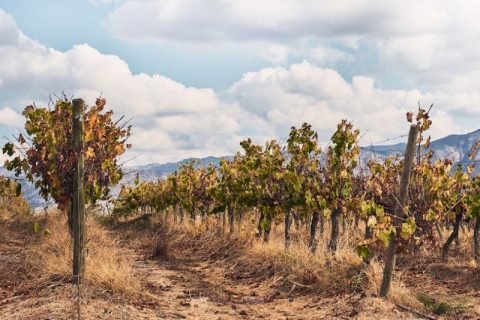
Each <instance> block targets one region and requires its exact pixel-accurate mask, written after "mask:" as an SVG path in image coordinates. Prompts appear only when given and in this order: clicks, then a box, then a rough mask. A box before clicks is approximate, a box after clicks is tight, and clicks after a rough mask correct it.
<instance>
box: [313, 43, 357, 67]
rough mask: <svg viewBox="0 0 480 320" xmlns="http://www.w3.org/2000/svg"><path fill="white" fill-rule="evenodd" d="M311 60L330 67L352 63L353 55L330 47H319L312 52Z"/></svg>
mask: <svg viewBox="0 0 480 320" xmlns="http://www.w3.org/2000/svg"><path fill="white" fill-rule="evenodd" d="M310 59H311V60H313V61H314V62H315V63H317V64H319V65H328V64H332V63H335V62H352V61H353V60H354V57H353V55H352V54H350V53H348V52H346V51H342V50H338V49H333V48H328V47H317V48H313V49H311V50H310Z"/></svg>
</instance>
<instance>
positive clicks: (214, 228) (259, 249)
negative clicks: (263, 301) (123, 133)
mask: <svg viewBox="0 0 480 320" xmlns="http://www.w3.org/2000/svg"><path fill="white" fill-rule="evenodd" d="M153 223H154V224H155V222H153ZM246 224H249V222H247V223H246ZM252 229H254V228H253V226H251V225H241V226H237V227H236V232H235V234H234V235H229V234H228V233H227V232H225V231H223V230H222V228H221V227H220V226H219V225H218V222H217V221H215V220H214V219H211V221H209V223H205V222H203V223H199V221H195V222H190V221H186V222H185V223H184V224H182V225H179V224H172V223H171V222H170V223H167V225H166V231H165V233H166V234H167V237H168V241H169V247H172V248H174V247H179V246H181V247H188V246H190V247H195V251H196V252H200V253H201V254H206V255H210V256H213V257H214V258H217V257H218V255H219V253H222V256H223V257H226V258H230V259H231V260H234V265H235V268H236V269H237V272H238V273H248V275H247V277H246V278H254V279H255V278H256V280H255V281H261V280H262V279H269V280H270V281H267V282H268V284H266V285H267V286H272V284H273V286H275V287H279V286H281V287H283V289H284V290H286V291H287V292H293V291H306V292H316V293H324V294H331V295H332V294H333V295H334V294H343V293H352V292H363V293H366V294H367V295H371V296H378V291H379V288H380V283H381V280H382V275H383V264H381V263H380V262H378V261H377V260H375V259H373V260H372V261H371V262H370V265H365V264H364V263H363V261H362V259H361V257H359V256H358V255H357V253H356V252H355V250H354V248H355V246H356V243H357V241H358V239H357V238H356V237H357V236H359V235H357V234H355V232H353V231H352V230H350V231H348V232H345V233H342V235H341V236H340V238H339V241H338V246H337V250H336V252H335V253H332V252H331V251H330V250H328V249H327V243H328V240H329V238H328V236H329V230H328V228H327V229H326V230H325V233H324V234H323V235H320V236H319V239H318V249H317V251H316V253H315V254H311V253H310V250H309V248H308V246H307V239H306V238H305V232H304V230H295V229H293V230H292V238H293V239H296V240H295V241H293V242H292V244H291V246H290V247H289V248H288V250H285V246H284V240H283V233H284V230H283V227H282V226H276V228H274V229H273V230H272V233H271V237H270V241H269V242H268V243H265V242H263V241H260V240H257V239H255V237H254V236H253V234H252V233H251V232H250V233H249V232H247V231H246V230H252ZM164 239H165V238H164ZM155 243H160V244H161V245H160V247H162V246H163V245H164V244H165V242H162V241H159V240H156V241H155ZM259 278H262V279H259ZM400 278H401V275H397V276H396V277H394V279H393V281H392V287H391V292H390V294H389V297H388V299H389V300H390V301H392V302H394V303H397V304H401V305H403V306H407V307H410V308H414V309H417V310H422V309H423V306H422V304H421V303H420V302H419V301H418V300H417V299H416V297H415V296H414V294H412V293H411V292H410V291H409V290H408V288H407V287H406V286H405V285H404V284H403V283H402V282H401V281H400Z"/></svg>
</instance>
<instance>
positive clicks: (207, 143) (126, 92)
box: [0, 1, 480, 163]
mask: <svg viewBox="0 0 480 320" xmlns="http://www.w3.org/2000/svg"><path fill="white" fill-rule="evenodd" d="M189 3H190V2H189ZM285 3H287V4H289V5H292V4H293V3H294V2H288V1H286V2H285ZM362 3H363V2H362V1H355V2H354V7H355V6H360V5H361V4H362ZM249 4H250V2H249V1H246V2H244V3H243V2H235V5H233V4H229V3H228V2H212V6H223V7H222V8H223V9H222V10H227V11H228V10H231V8H230V7H231V6H234V8H235V10H239V11H238V12H239V13H238V17H236V18H235V19H236V20H235V19H233V18H232V19H233V20H232V23H233V24H234V23H237V22H238V21H239V19H240V18H242V19H247V20H248V21H250V22H251V23H252V24H253V25H256V27H255V28H264V29H265V30H267V29H268V28H271V29H272V30H276V28H277V24H278V23H280V22H279V21H281V22H285V23H287V22H288V23H290V22H289V21H290V20H291V19H293V17H292V16H291V15H292V14H293V13H291V12H290V11H289V10H287V9H288V8H289V7H288V8H287V7H283V6H282V5H280V6H278V8H277V7H275V8H276V9H275V12H273V13H272V14H273V17H274V19H273V20H272V21H262V19H260V14H261V12H264V11H265V10H267V7H263V6H264V5H259V6H260V7H259V10H260V11H259V12H260V13H255V14H253V15H252V16H248V14H247V11H248V9H249V7H248V5H249ZM124 5H129V6H136V5H137V3H134V2H128V1H127V2H126V3H125V4H123V5H121V7H123V6H124ZM145 5H146V6H147V8H148V6H154V7H155V6H162V11H161V15H162V16H161V17H160V18H159V19H160V20H162V21H163V20H164V21H169V19H170V20H171V19H177V15H178V14H181V15H182V17H184V19H186V20H189V19H191V18H192V17H197V16H196V14H197V13H196V12H193V11H195V10H193V11H191V12H190V11H189V12H183V11H182V10H183V7H181V6H186V7H188V6H187V5H186V2H182V1H179V2H170V1H163V2H160V1H149V2H147V3H145ZM312 5H313V2H312ZM179 6H180V7H179ZM265 6H267V4H265ZM338 6H340V7H338ZM337 7H338V8H337ZM179 8H180V9H179ZM181 9H182V10H181ZM334 9H335V10H336V9H339V10H340V11H342V10H343V11H342V12H343V14H344V15H345V16H347V17H348V16H349V15H353V13H352V12H350V11H351V10H352V9H351V8H350V7H349V6H342V5H341V4H336V5H333V4H332V6H331V7H327V8H325V10H326V11H327V12H328V11H329V10H330V11H332V10H334ZM262 10H263V11H262ZM152 12H156V11H154V10H153V9H152ZM179 12H180V13H179ZM157 13H158V12H157ZM198 14H199V15H200V17H197V19H200V20H201V21H204V22H205V21H207V20H209V19H208V18H209V17H203V18H202V16H201V15H202V14H204V15H205V14H206V13H198ZM305 14H307V13H306V12H305ZM310 14H313V13H310ZM322 14H323V15H325V19H330V18H328V16H327V15H326V14H324V13H322ZM132 15H134V14H132ZM192 15H194V16H192ZM277 16H278V18H275V17H277ZM307 16H308V17H310V16H309V15H307ZM0 18H1V19H0V21H1V22H0V55H1V56H2V59H1V60H0V78H1V89H2V93H5V94H4V95H3V94H2V97H0V105H2V106H4V108H3V109H0V119H2V121H3V123H4V124H8V125H10V126H12V125H15V126H17V125H18V126H20V124H21V116H20V115H19V113H20V112H21V108H22V107H23V106H24V105H26V104H27V103H31V102H30V101H32V100H34V101H37V102H40V103H41V102H43V103H46V102H48V99H49V96H48V95H49V94H50V93H59V90H60V91H65V92H66V94H67V95H75V96H76V97H82V98H84V99H85V100H87V102H89V103H93V102H94V99H95V98H96V97H98V96H99V95H100V94H102V95H103V96H104V97H106V98H107V100H108V102H109V104H108V105H109V106H110V107H112V108H113V109H114V111H115V113H116V114H125V115H126V116H127V118H130V117H132V118H133V120H132V124H133V125H134V135H133V137H132V141H131V142H132V143H133V145H134V149H133V151H132V154H131V155H132V156H137V155H138V157H136V158H135V160H134V162H141V163H145V162H164V161H173V160H179V159H182V158H186V157H192V156H208V155H216V156H220V155H225V154H232V153H233V152H235V151H237V150H238V149H239V147H238V143H239V142H240V141H241V140H242V139H244V138H246V137H252V138H253V139H254V141H255V142H257V143H263V142H264V141H265V140H266V139H272V138H277V139H280V140H283V141H284V140H285V138H286V135H287V134H288V130H289V128H290V126H291V125H301V123H302V122H304V121H307V122H310V123H312V124H313V125H314V127H315V129H317V130H318V131H319V133H320V138H321V139H322V140H323V141H326V140H328V139H329V138H330V135H331V133H332V131H333V130H334V128H335V126H336V123H338V121H340V119H342V118H348V119H349V120H352V121H354V124H355V125H356V126H357V127H359V128H361V129H362V130H363V131H364V132H365V131H366V130H368V132H369V135H368V136H369V139H371V140H372V141H373V142H375V141H378V140H382V139H385V138H389V137H392V136H398V135H401V134H404V133H405V132H406V130H407V129H408V124H407V123H406V121H404V117H405V112H406V111H409V110H412V109H414V108H415V107H416V104H417V102H418V100H420V99H422V100H425V102H426V103H429V102H430V101H432V100H434V99H435V100H436V99H437V98H438V99H439V101H441V104H445V105H447V104H448V108H447V107H444V106H442V105H441V106H440V108H438V109H434V114H433V119H434V130H433V131H432V133H433V134H434V137H440V136H443V135H446V134H448V133H450V132H453V131H459V130H464V129H465V128H463V127H461V126H460V125H459V124H458V122H457V121H456V119H457V118H456V113H455V112H458V114H460V111H461V110H463V108H465V107H466V106H470V107H471V106H472V105H474V104H475V103H477V102H479V95H478V94H476V92H477V91H476V90H477V89H476V88H474V87H473V86H472V87H471V89H470V91H455V92H451V91H446V90H444V89H442V88H439V89H437V90H436V91H431V92H430V93H428V92H425V91H422V90H418V89H411V90H386V89H382V88H381V87H380V86H379V84H378V82H377V81H376V79H375V77H374V76H372V75H357V76H353V77H352V79H346V78H345V77H343V76H342V75H341V74H340V73H339V72H338V71H336V70H335V69H333V68H328V67H326V66H324V65H326V64H330V63H333V62H335V61H339V60H350V59H351V57H350V55H349V54H347V53H344V52H343V51H341V50H335V49H331V48H323V47H322V48H321V47H316V49H313V50H312V51H311V53H312V57H311V58H309V59H310V60H311V61H308V60H304V61H302V62H298V63H293V64H288V65H287V66H284V67H272V68H263V69H261V70H258V71H254V72H249V73H246V74H245V75H243V77H242V78H241V79H239V80H238V81H237V82H236V83H234V84H233V85H231V86H230V87H229V88H227V89H226V90H223V91H216V90H213V89H211V88H194V87H187V86H185V85H183V84H181V83H179V82H176V81H174V80H172V79H169V78H167V77H165V76H162V75H158V74H154V75H148V74H143V73H140V74H133V73H132V71H131V70H130V68H129V66H128V64H127V63H126V62H125V61H123V60H122V59H121V58H119V57H118V56H116V55H107V54H104V53H101V52H99V51H98V50H97V49H95V48H93V47H91V46H89V45H87V44H80V45H75V46H74V47H73V48H71V49H70V50H67V51H58V50H55V49H53V48H48V47H46V46H44V45H42V44H40V43H37V42H35V41H33V40H31V39H30V38H28V37H27V36H26V35H24V34H23V33H22V32H21V31H20V30H19V28H18V26H17V25H16V24H15V21H14V20H13V18H12V17H11V16H9V15H8V14H6V13H4V12H3V11H1V10H0ZM369 18H371V17H370V16H369ZM112 19H114V17H112ZM202 19H204V20H202ZM222 19H224V18H222ZM364 19H366V17H364ZM307 21H308V19H307ZM208 22H209V23H210V21H208ZM192 23H197V22H192ZM198 23H199V22H198ZM222 23H223V22H222ZM349 23H350V24H354V23H355V21H351V22H349ZM378 23H380V22H378ZM384 23H387V22H384ZM332 24H334V22H332ZM348 26H349V25H348ZM348 26H345V25H343V26H337V25H335V24H334V25H333V26H331V28H334V29H335V28H336V29H335V30H337V29H338V30H342V29H348V28H347V27H348ZM394 27H395V26H390V28H394ZM152 28H153V26H152ZM190 28H191V27H190ZM298 28H300V27H298ZM298 28H297V29H298ZM412 28H413V27H412ZM190 30H193V29H190ZM172 32H173V31H172ZM178 32H186V31H181V30H180V31H178ZM192 32H193V31H192ZM344 33H348V32H346V31H345V32H344ZM206 36H208V37H213V38H214V37H215V35H206ZM237 36H238V37H240V35H237ZM221 37H224V35H222V36H220V38H221ZM405 37H409V35H408V32H406V34H405ZM213 38H212V39H213ZM349 39H350V40H348V41H352V42H351V44H352V47H354V46H355V45H354V40H352V39H354V38H349ZM348 41H347V42H348ZM440 45H442V43H440ZM387 47H389V48H390V49H389V50H390V52H391V56H393V57H395V56H403V57H404V58H405V59H407V60H408V59H412V57H411V55H409V53H408V52H404V51H402V50H401V49H399V48H400V47H401V45H388V44H385V48H387ZM385 50H386V49H385ZM272 52H273V54H272V56H273V57H274V58H275V57H276V58H278V59H279V60H282V59H283V58H284V55H283V53H282V47H278V48H276V49H275V47H274V49H272ZM425 52H426V53H425V55H424V56H423V57H422V58H421V59H420V60H413V62H412V65H413V66H414V67H415V66H416V65H417V64H418V63H420V64H421V65H424V64H425V61H426V60H429V59H430V57H431V55H432V54H434V53H432V52H431V51H429V50H428V48H426V49H425ZM427 67H428V65H427ZM479 76H480V73H479ZM479 80H480V77H479ZM455 81H458V83H459V84H460V83H462V81H465V79H463V78H462V77H456V78H455ZM479 83H480V81H479ZM7 106H8V107H7ZM456 108H457V109H456ZM455 110H457V111H455ZM447 111H448V112H447ZM472 114H478V109H477V110H476V111H472ZM437 118H438V124H439V125H440V126H438V127H435V123H436V122H435V121H436V119H437ZM369 142H370V141H365V143H366V144H368V143H369Z"/></svg>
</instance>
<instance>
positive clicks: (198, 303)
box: [0, 214, 480, 319]
mask: <svg viewBox="0 0 480 320" xmlns="http://www.w3.org/2000/svg"><path fill="white" fill-rule="evenodd" d="M34 221H36V222H37V223H38V226H40V228H38V227H37V228H36V229H37V232H33V231H32V225H33V223H34ZM46 229H48V232H45V230H46ZM251 229H252V228H250V226H246V225H244V226H243V227H240V228H239V230H237V232H236V233H235V234H234V235H233V236H230V235H228V234H224V233H223V232H222V230H221V228H219V227H217V224H216V223H215V222H213V221H212V222H211V223H207V224H206V223H203V224H202V225H199V224H187V225H185V226H181V227H178V226H173V225H172V224H171V223H165V222H163V221H162V222H160V221H150V220H149V219H136V220H135V221H129V222H123V223H119V224H116V225H115V226H111V225H109V226H102V225H100V224H99V223H97V222H95V221H93V219H90V220H89V224H88V239H89V240H88V244H87V247H88V255H87V279H86V284H85V285H84V286H82V287H81V288H80V295H79V292H78V291H77V288H75V287H74V286H72V285H71V284H70V283H69V273H70V257H71V251H70V239H69V234H68V232H67V231H66V230H67V229H66V224H65V221H64V219H62V218H61V217H59V216H58V215H54V214H49V215H48V216H39V217H36V218H31V217H14V218H12V217H10V218H0V318H1V319H75V318H78V316H80V318H81V319H422V316H420V315H419V314H423V315H426V316H428V317H431V318H439V319H440V318H442V319H479V318H480V310H479V301H480V293H479V288H480V275H479V273H478V267H477V265H476V264H475V263H474V262H473V261H472V260H471V259H470V258H468V255H467V253H468V252H469V250H471V249H470V244H469V242H468V241H467V238H464V239H462V242H461V244H460V246H459V247H457V248H454V250H453V252H452V254H453V257H454V258H453V259H451V261H452V262H449V263H441V262H439V260H438V259H437V254H436V252H432V251H426V252H423V253H421V254H418V255H417V256H416V257H415V259H412V257H406V258H401V259H399V270H397V272H396V278H395V281H394V283H393V289H392V293H391V295H390V296H389V298H388V300H387V301H384V300H382V299H380V298H378V297H377V289H378V286H379V281H380V278H381V271H382V266H381V264H380V262H378V261H372V263H371V265H370V266H365V265H364V264H363V263H362V261H361V259H360V258H359V257H358V256H357V255H356V254H355V253H354V251H353V244H354V241H355V239H353V238H352V239H351V238H347V237H345V236H344V237H343V238H342V239H341V242H340V245H339V249H338V252H337V253H336V254H335V255H332V254H331V253H330V252H328V251H327V250H325V249H324V248H325V241H326V239H325V238H323V237H321V239H320V243H319V250H318V252H317V254H315V255H313V256H312V255H311V254H309V252H308V249H307V248H306V246H305V245H304V244H303V243H304V241H303V238H302V235H301V234H302V233H300V232H298V233H296V232H294V234H293V237H294V239H295V241H294V242H293V244H292V246H291V247H290V248H289V250H288V251H285V249H284V246H283V242H282V239H281V235H282V230H281V228H277V230H274V233H273V235H272V238H271V241H270V242H269V243H268V244H265V243H263V242H261V241H258V240H256V239H255V237H254V236H253V235H252V234H249V233H247V232H246V231H245V230H251ZM419 297H420V298H419ZM428 299H430V300H428ZM432 299H433V300H432ZM425 305H426V306H427V307H425ZM437 307H438V308H437ZM441 308H443V309H441ZM438 309H440V311H445V312H444V314H443V315H441V316H439V315H435V314H434V312H438V311H439V310H438ZM444 309H445V310H444ZM418 313H419V314H418Z"/></svg>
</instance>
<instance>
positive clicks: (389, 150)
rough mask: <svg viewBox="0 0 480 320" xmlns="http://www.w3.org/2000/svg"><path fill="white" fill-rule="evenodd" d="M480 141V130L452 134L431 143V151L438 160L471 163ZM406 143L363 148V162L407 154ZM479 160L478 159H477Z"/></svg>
mask: <svg viewBox="0 0 480 320" xmlns="http://www.w3.org/2000/svg"><path fill="white" fill-rule="evenodd" d="M478 140H480V129H478V130H476V131H473V132H470V133H466V134H452V135H449V136H446V137H444V138H441V139H438V140H434V141H432V142H431V143H430V149H432V150H433V151H434V157H435V158H436V159H444V158H448V159H451V160H452V161H453V162H454V163H463V164H467V163H470V161H469V159H468V156H469V154H470V150H471V149H472V147H473V145H474V144H475V143H476V142H477V141H478ZM405 147H406V144H405V143H397V144H391V145H378V146H372V147H362V148H361V154H362V155H361V157H362V160H363V161H365V160H368V159H369V158H370V157H372V156H375V157H381V158H383V157H386V156H388V155H397V154H399V155H403V154H404V152H405ZM477 160H478V158H477ZM479 169H480V167H479V168H477V172H479Z"/></svg>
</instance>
